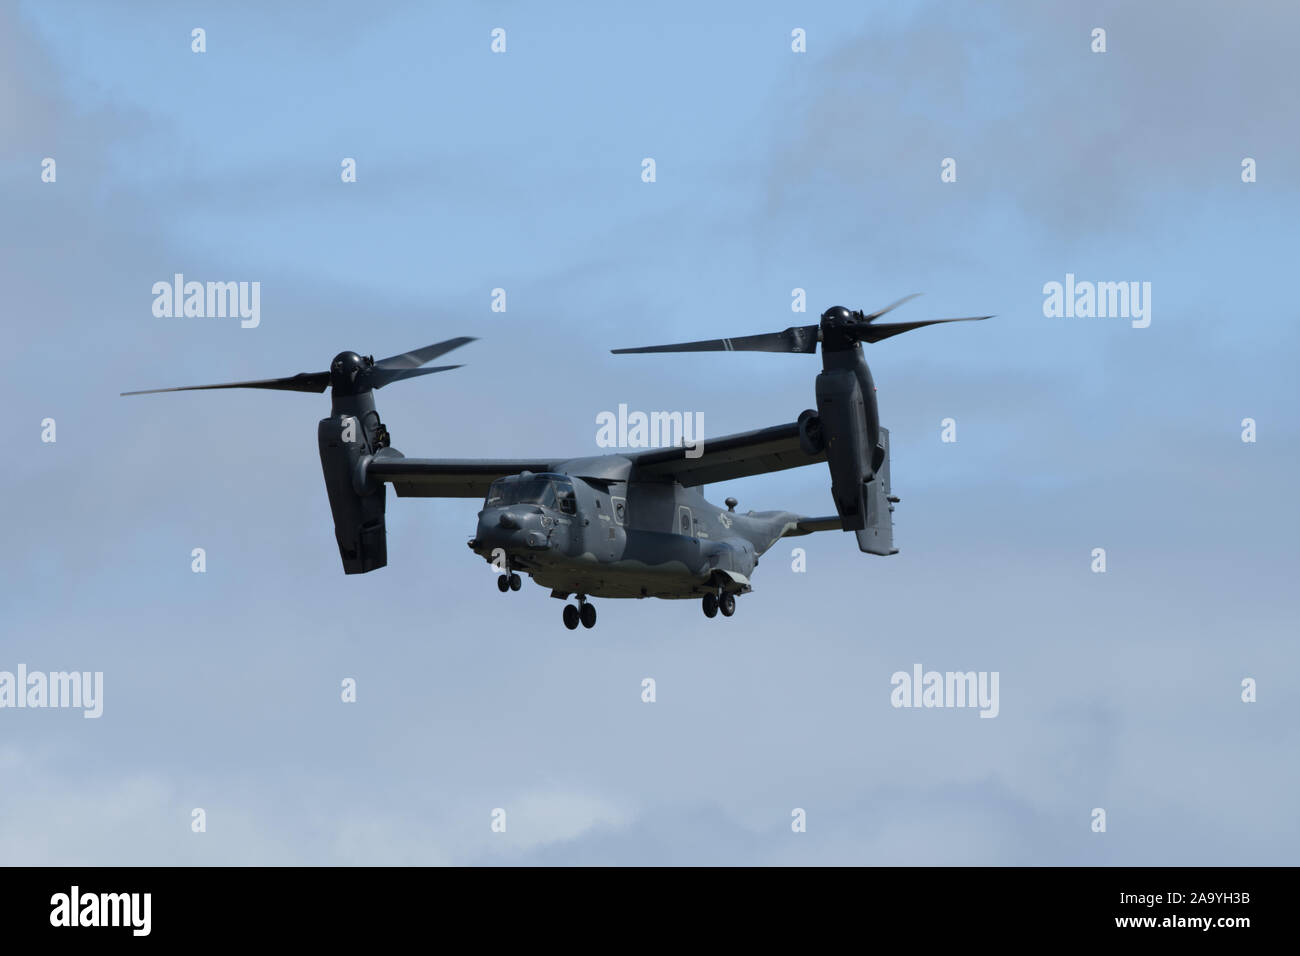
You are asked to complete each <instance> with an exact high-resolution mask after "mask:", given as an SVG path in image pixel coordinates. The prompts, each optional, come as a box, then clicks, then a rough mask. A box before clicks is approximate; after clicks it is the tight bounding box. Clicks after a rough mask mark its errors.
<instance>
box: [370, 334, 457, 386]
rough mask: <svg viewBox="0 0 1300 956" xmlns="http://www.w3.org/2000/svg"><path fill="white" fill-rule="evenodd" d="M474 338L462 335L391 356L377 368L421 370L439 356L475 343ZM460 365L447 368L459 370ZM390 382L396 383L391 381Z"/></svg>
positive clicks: (376, 364) (379, 363)
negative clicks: (425, 364)
mask: <svg viewBox="0 0 1300 956" xmlns="http://www.w3.org/2000/svg"><path fill="white" fill-rule="evenodd" d="M473 341H474V338H473V337H472V336H468V335H462V336H461V337H460V338H455V339H448V340H447V341H445V342H439V343H437V344H436V345H426V346H425V347H424V348H422V349H414V350H412V351H410V352H403V353H402V354H401V355H390V356H389V357H388V358H386V359H380V360H379V361H378V362H376V363H375V368H419V367H420V366H421V365H423V364H424V363H425V362H432V361H433V360H434V359H436V358H437V357H438V356H439V355H446V354H447V353H448V352H450V351H451V350H452V349H458V348H460V347H461V346H462V345H467V344H468V343H470V342H473ZM459 367H460V366H458V365H448V366H447V368H459ZM389 381H395V379H390V380H389Z"/></svg>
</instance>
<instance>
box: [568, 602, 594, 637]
mask: <svg viewBox="0 0 1300 956" xmlns="http://www.w3.org/2000/svg"><path fill="white" fill-rule="evenodd" d="M579 623H581V624H582V626H583V627H595V626H596V605H594V604H588V603H587V596H586V595H585V594H579V595H578V603H577V604H566V605H564V626H565V627H567V628H568V629H569V630H571V631H572V630H575V629H576V628H577V627H578V624H579Z"/></svg>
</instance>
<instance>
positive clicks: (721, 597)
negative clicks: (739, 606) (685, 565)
mask: <svg viewBox="0 0 1300 956" xmlns="http://www.w3.org/2000/svg"><path fill="white" fill-rule="evenodd" d="M719 611H721V612H722V616H723V617H731V615H733V614H735V613H736V595H734V594H732V593H731V592H730V591H723V592H722V593H721V594H714V593H713V592H712V591H710V592H709V593H708V594H706V595H704V616H705V617H717V616H718V612H719Z"/></svg>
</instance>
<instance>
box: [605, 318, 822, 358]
mask: <svg viewBox="0 0 1300 956" xmlns="http://www.w3.org/2000/svg"><path fill="white" fill-rule="evenodd" d="M610 351H611V352H613V353H614V354H615V355H628V354H632V353H636V352H816V351H817V326H815V325H803V326H791V327H790V328H788V329H786V330H785V331H783V332H764V333H763V334H761V335H742V336H740V337H738V338H734V339H704V340H702V341H699V342H679V343H677V344H675V345H646V346H643V347H641V348H636V349H610Z"/></svg>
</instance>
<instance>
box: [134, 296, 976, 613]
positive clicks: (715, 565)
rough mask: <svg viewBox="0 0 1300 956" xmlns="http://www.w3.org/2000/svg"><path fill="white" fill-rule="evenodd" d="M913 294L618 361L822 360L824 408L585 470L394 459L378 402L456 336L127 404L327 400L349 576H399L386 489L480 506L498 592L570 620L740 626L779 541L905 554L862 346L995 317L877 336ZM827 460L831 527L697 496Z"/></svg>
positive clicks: (324, 423) (570, 464)
mask: <svg viewBox="0 0 1300 956" xmlns="http://www.w3.org/2000/svg"><path fill="white" fill-rule="evenodd" d="M912 298H915V296H908V297H907V298H905V299H900V300H899V301H898V302H895V303H893V304H892V305H890V306H887V307H886V308H884V309H881V310H879V311H878V312H872V313H863V312H861V311H850V310H848V309H846V308H843V307H839V306H837V307H835V308H832V309H828V310H827V311H826V312H824V313H823V314H822V316H821V320H820V322H818V324H816V325H808V326H796V327H792V328H788V329H786V330H784V331H782V332H772V333H767V334H762V335H748V336H742V337H739V338H731V339H709V340H705V341H699V342H685V343H680V344H676V345H654V346H648V347H644V348H631V349H614V350H613V351H614V352H615V353H616V354H626V353H636V352H642V353H644V352H706V351H753V352H792V353H815V352H816V351H817V348H818V345H819V344H820V346H821V354H822V371H821V373H820V374H818V376H817V381H816V401H817V408H816V410H813V409H808V410H806V411H804V412H803V413H802V414H800V415H799V417H798V419H797V420H795V421H793V422H789V423H787V424H783V425H773V426H770V427H767V428H760V429H757V430H755V431H749V432H742V433H740V434H736V435H727V436H725V437H722V438H714V439H709V440H706V441H704V442H703V446H702V449H701V448H699V447H695V448H693V449H689V452H690V453H689V454H688V449H687V448H686V447H685V446H684V445H683V446H677V447H670V448H656V449H650V450H646V451H637V452H629V453H619V454H607V455H601V456H596V457H579V458H553V457H543V458H503V459H481V458H475V459H461V458H407V457H406V456H404V455H403V454H402V453H401V452H399V451H398V450H397V449H395V448H393V447H392V442H391V436H390V435H389V431H388V428H387V427H386V426H385V425H384V424H383V422H382V421H381V420H380V418H379V413H378V411H376V409H375V399H374V392H375V390H377V389H379V388H382V387H383V386H385V385H388V384H391V383H393V382H397V381H401V380H404V379H408V378H414V377H416V376H420V375H429V374H432V373H434V372H443V371H447V370H449V369H454V368H460V366H459V365H442V366H436V367H433V368H424V367H423V366H425V365H426V364H427V363H429V362H431V361H433V360H434V359H435V358H438V357H439V356H441V355H444V354H446V353H447V352H450V351H452V350H453V349H456V348H459V347H460V346H462V345H465V344H466V343H468V342H472V341H474V340H473V339H472V338H468V337H461V338H455V339H448V340H447V341H445V342H439V343H437V344H435V345H430V346H427V347H425V348H422V349H416V350H414V351H412V352H406V353H403V354H401V355H394V356H390V357H389V358H386V359H381V360H379V361H375V359H374V358H373V357H372V356H367V357H363V356H360V355H358V354H357V353H355V352H341V353H339V354H338V355H337V356H335V357H334V360H333V362H332V363H331V364H330V368H329V370H328V371H325V372H304V373H300V374H298V375H294V376H290V377H287V378H276V379H261V380H257V381H248V382H230V383H226V384H221V385H191V386H183V387H180V388H162V389H147V390H145V391H138V392H123V393H122V394H123V395H142V394H150V393H155V392H174V391H198V390H204V389H219V388H261V389H275V390H284V391H301V392H321V393H323V392H324V391H325V389H326V388H329V389H330V395H331V408H330V416H329V417H328V418H324V419H322V420H321V421H320V424H319V426H318V427H317V442H318V445H319V448H320V459H321V469H322V471H323V472H324V475H325V488H326V491H327V493H328V495H329V502H330V510H331V512H332V513H333V518H334V535H335V538H336V539H337V542H338V548H339V556H340V557H341V558H342V561H343V570H344V572H345V573H347V574H366V573H368V572H370V571H374V570H375V569H377V568H382V567H384V566H385V565H386V564H387V563H388V549H387V531H386V528H385V524H384V509H385V486H386V485H389V484H391V485H392V486H393V488H394V490H395V491H396V492H397V496H398V497H399V498H482V499H483V507H482V509H481V510H480V511H479V513H478V527H477V530H476V531H475V533H474V537H473V538H472V539H471V540H470V541H469V547H470V549H471V550H472V551H473V552H474V553H475V554H477V555H479V556H481V557H482V558H484V559H486V560H487V561H488V562H490V563H491V564H492V565H493V566H494V567H495V568H496V570H497V571H498V577H497V588H498V589H499V590H500V591H502V592H503V593H506V592H509V591H518V590H519V589H520V587H521V584H522V580H521V578H520V576H519V572H521V571H522V572H523V573H525V574H528V575H529V576H530V577H532V579H533V580H534V582H536V583H537V584H539V585H541V586H542V587H545V588H548V589H550V592H551V596H552V597H555V598H559V599H561V600H564V601H566V602H567V601H568V599H569V598H570V597H571V596H576V598H577V603H576V604H568V603H566V604H565V606H564V615H563V618H564V624H565V626H566V627H568V628H569V629H570V630H572V629H574V628H576V627H577V626H578V624H579V623H581V624H582V625H583V626H584V627H589V628H590V627H594V626H595V624H596V608H595V606H594V605H593V604H592V603H591V602H590V600H589V599H590V598H593V597H602V598H646V597H656V598H698V599H700V602H701V606H702V607H703V610H704V614H705V615H706V616H707V617H710V618H712V617H716V616H717V614H718V613H719V612H721V613H722V616H723V617H731V616H732V615H733V614H734V613H735V611H736V597H737V595H741V594H745V593H748V592H749V591H750V590H751V585H750V578H751V577H752V575H753V573H754V569H755V568H756V567H757V566H758V563H759V558H760V556H761V555H763V553H764V552H766V551H767V550H768V549H769V548H771V547H772V546H773V545H774V544H776V542H777V541H779V540H780V539H781V538H784V537H791V536H795V535H805V534H811V533H812V532H814V531H830V530H844V531H853V532H855V533H856V535H857V540H858V547H859V549H860V550H861V551H863V552H866V553H869V554H878V555H890V554H897V553H898V552H897V549H896V548H895V547H894V539H893V517H892V512H893V510H894V505H895V504H896V503H897V502H898V500H899V499H898V498H897V497H895V496H894V495H893V494H891V492H890V486H889V431H888V430H887V429H885V428H883V427H881V425H880V418H879V414H878V411H877V407H876V389H875V386H874V384H873V383H872V380H871V372H870V370H869V369H868V368H867V363H866V361H865V359H864V357H863V353H862V343H864V342H867V343H873V342H879V341H881V340H882V339H886V338H889V337H890V336H893V335H898V334H899V333H902V332H908V331H911V330H912V329H919V328H921V327H923V326H927V325H935V324H938V323H943V322H966V321H978V320H980V319H986V318H990V316H970V317H967V318H959V319H928V320H924V321H919V322H893V323H877V322H876V320H877V319H878V318H880V317H881V316H882V315H884V314H885V313H886V312H889V311H890V310H892V309H894V308H896V307H897V306H899V305H901V304H902V303H903V302H906V301H908V300H909V299H912ZM822 462H825V463H826V464H827V466H828V467H829V469H830V475H831V498H832V500H833V501H834V504H835V511H836V513H835V514H834V515H829V516H825V517H807V516H804V515H799V514H795V513H793V512H790V511H747V512H744V513H741V512H738V511H736V504H737V502H736V499H735V498H728V499H727V500H726V502H725V505H726V507H725V508H722V507H719V506H717V505H713V504H710V503H709V502H708V501H706V500H705V499H704V496H703V494H702V488H703V486H704V485H707V484H712V483H714V482H719V481H729V480H732V479H736V478H742V477H745V476H749V475H761V474H766V473H768V472H774V471H781V470H783V469H787V468H798V467H802V466H804V465H813V464H819V463H822Z"/></svg>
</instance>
